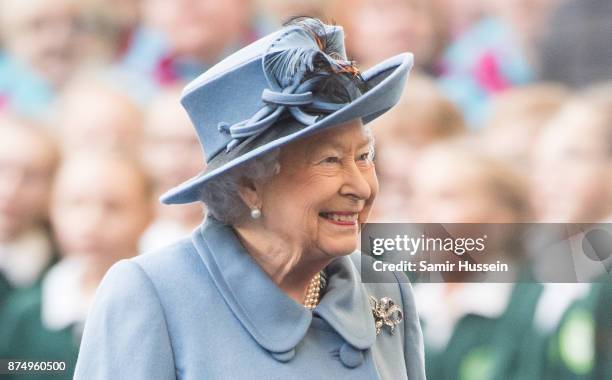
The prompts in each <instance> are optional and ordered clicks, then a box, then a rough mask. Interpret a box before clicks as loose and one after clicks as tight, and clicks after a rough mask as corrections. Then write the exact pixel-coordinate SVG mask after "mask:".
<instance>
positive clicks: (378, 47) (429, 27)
mask: <svg viewBox="0 0 612 380" xmlns="http://www.w3.org/2000/svg"><path fill="white" fill-rule="evenodd" d="M345 6H346V7H349V8H350V9H346V10H344V12H348V13H350V18H351V19H350V20H348V22H349V30H348V32H347V33H348V35H350V38H349V40H348V41H347V43H349V45H350V46H349V50H350V51H349V55H354V56H355V58H356V59H357V60H358V62H360V63H361V64H364V65H365V66H372V65H373V64H375V63H377V62H379V61H381V60H383V59H386V58H389V57H391V56H393V55H395V54H399V53H403V52H406V51H411V52H413V53H414V54H415V58H416V59H417V63H421V64H422V63H427V62H428V60H429V58H430V56H431V54H432V49H433V45H434V27H433V21H432V14H431V12H430V11H429V9H428V8H427V7H428V4H427V2H426V1H421V0H360V1H357V2H355V3H352V2H345Z"/></svg>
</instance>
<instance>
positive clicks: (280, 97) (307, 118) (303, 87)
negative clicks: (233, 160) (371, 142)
mask: <svg viewBox="0 0 612 380" xmlns="http://www.w3.org/2000/svg"><path fill="white" fill-rule="evenodd" d="M322 77H323V76H316V77H313V78H310V79H308V80H306V81H304V82H303V83H301V84H293V85H291V86H288V87H285V88H284V89H283V90H282V92H278V91H272V90H270V89H267V88H266V89H264V90H263V92H262V94H261V100H262V101H263V102H264V104H265V105H264V106H263V107H262V108H260V109H259V110H258V111H257V112H255V114H254V115H253V116H251V117H250V118H249V119H246V120H243V121H241V122H238V123H235V124H233V125H229V124H228V123H225V122H221V123H219V124H218V129H219V131H221V132H224V133H229V135H230V136H231V137H232V140H230V142H229V143H228V144H227V145H226V148H225V150H226V152H229V151H230V150H232V149H233V148H234V147H235V146H236V145H238V144H239V143H240V142H241V141H242V140H243V139H245V138H248V137H251V136H253V135H257V134H260V133H262V132H264V131H265V130H267V129H268V128H270V127H271V126H272V125H274V123H276V122H277V121H278V119H279V118H280V116H281V115H282V113H283V111H284V110H285V109H287V110H288V111H289V112H290V113H291V115H292V116H293V118H295V120H297V121H298V122H300V123H301V124H303V125H312V124H314V123H316V122H317V120H318V119H319V117H320V115H311V114H308V113H306V112H304V111H303V110H302V109H301V107H304V106H307V108H308V109H309V110H311V111H315V112H318V113H330V112H334V111H337V110H339V109H341V108H342V107H344V106H346V104H347V103H332V102H326V101H322V100H318V99H316V98H315V96H314V95H313V93H312V91H311V90H312V88H313V87H314V85H315V84H316V82H318V81H319V80H321V79H322Z"/></svg>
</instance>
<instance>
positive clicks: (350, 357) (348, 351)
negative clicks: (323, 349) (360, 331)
mask: <svg viewBox="0 0 612 380" xmlns="http://www.w3.org/2000/svg"><path fill="white" fill-rule="evenodd" d="M340 361H342V364H344V365H345V366H346V367H348V368H355V367H358V366H360V365H361V363H363V351H361V350H358V349H356V348H355V347H353V346H351V345H350V344H347V343H344V344H343V345H342V347H340Z"/></svg>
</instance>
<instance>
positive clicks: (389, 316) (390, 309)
mask: <svg viewBox="0 0 612 380" xmlns="http://www.w3.org/2000/svg"><path fill="white" fill-rule="evenodd" d="M370 304H371V305H372V314H373V315H374V322H375V323H376V335H380V333H381V332H382V329H383V327H385V326H388V327H389V329H390V332H391V334H393V332H394V331H395V326H397V325H399V324H400V322H401V321H402V319H403V318H404V315H403V313H402V310H401V309H400V307H399V306H397V305H396V304H395V302H393V300H392V299H391V298H389V297H383V298H381V299H380V300H377V299H376V298H374V297H372V296H370Z"/></svg>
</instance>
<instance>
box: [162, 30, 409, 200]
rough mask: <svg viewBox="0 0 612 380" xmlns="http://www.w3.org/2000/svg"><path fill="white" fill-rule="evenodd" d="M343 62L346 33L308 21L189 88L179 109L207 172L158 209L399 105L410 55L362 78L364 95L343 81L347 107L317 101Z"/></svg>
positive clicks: (228, 61) (235, 56) (172, 192)
mask: <svg viewBox="0 0 612 380" xmlns="http://www.w3.org/2000/svg"><path fill="white" fill-rule="evenodd" d="M346 59H347V58H346V52H345V49H344V33H343V31H342V28H341V27H339V26H332V25H325V24H322V23H321V22H320V21H318V20H315V19H307V20H304V21H301V22H299V23H298V24H294V25H289V26H286V27H284V28H282V29H281V30H279V31H277V32H275V33H272V34H270V35H268V36H266V37H264V38H262V39H260V40H258V41H256V42H254V43H252V44H251V45H248V46H246V47H244V48H243V49H241V50H239V51H237V52H236V53H234V54H232V55H231V56H229V57H227V58H226V59H224V60H223V61H221V62H219V63H218V64H216V65H215V66H213V67H212V68H210V69H209V70H208V71H206V72H205V73H203V74H202V75H201V76H200V77H198V78H197V79H195V80H194V81H193V82H191V83H190V84H189V85H187V86H186V87H185V90H184V91H183V95H182V100H181V103H182V104H183V106H184V107H185V109H186V110H187V113H188V114H189V117H190V118H191V121H192V123H193V125H194V126H195V129H196V132H197V134H198V138H199V140H200V144H201V145H202V149H203V150H204V155H205V157H206V163H207V168H206V170H205V171H203V172H202V173H200V174H199V175H198V176H196V177H193V178H191V179H189V180H188V181H186V182H184V183H182V184H180V185H179V186H177V187H175V188H173V189H171V190H169V191H168V192H166V193H165V194H164V195H162V197H161V198H160V200H161V202H163V203H166V204H174V203H190V202H196V201H198V200H200V191H201V188H202V185H203V184H204V183H206V182H207V181H209V180H211V179H212V178H214V177H216V176H218V175H220V174H222V173H225V172H227V171H228V170H230V169H232V168H235V167H236V166H238V165H240V164H242V163H244V162H246V161H248V160H251V159H253V158H255V157H258V156H260V155H262V154H265V153H266V152H269V151H271V150H273V149H274V148H277V147H280V146H283V145H285V144H287V143H289V142H292V141H294V140H296V139H299V138H302V137H305V136H308V135H311V134H313V133H315V132H317V131H320V130H322V129H324V128H329V127H333V126H337V125H340V124H343V123H346V122H348V121H351V120H354V119H357V118H361V119H362V121H363V123H364V124H365V123H368V122H370V121H372V120H374V119H375V118H377V117H378V116H380V115H382V114H383V113H385V112H386V111H387V110H389V109H390V108H391V107H393V106H394V105H395V104H396V103H397V101H398V100H399V98H400V95H401V92H402V90H403V88H404V84H405V82H406V78H407V77H408V73H409V71H410V69H411V67H412V62H413V58H412V54H410V53H404V54H399V55H397V56H395V57H392V58H389V59H387V60H385V61H383V62H382V63H380V64H378V65H376V66H374V67H373V68H371V69H369V70H367V71H365V72H363V73H361V78H362V79H363V81H364V84H365V85H366V89H365V90H360V89H357V88H356V87H355V85H353V86H352V87H351V83H349V82H352V81H350V80H345V82H346V83H345V84H346V87H347V93H349V94H350V101H348V102H346V103H336V102H332V101H330V99H329V98H323V97H321V96H319V94H318V93H317V90H316V88H317V82H319V81H321V80H322V79H324V78H329V77H330V75H333V74H330V73H335V72H341V71H342V70H343V68H346V67H347V66H348V64H349V62H348V61H346ZM348 76H350V75H345V76H344V77H348Z"/></svg>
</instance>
